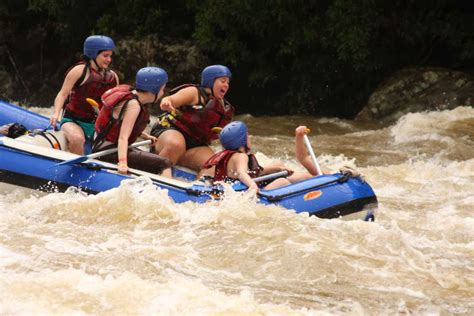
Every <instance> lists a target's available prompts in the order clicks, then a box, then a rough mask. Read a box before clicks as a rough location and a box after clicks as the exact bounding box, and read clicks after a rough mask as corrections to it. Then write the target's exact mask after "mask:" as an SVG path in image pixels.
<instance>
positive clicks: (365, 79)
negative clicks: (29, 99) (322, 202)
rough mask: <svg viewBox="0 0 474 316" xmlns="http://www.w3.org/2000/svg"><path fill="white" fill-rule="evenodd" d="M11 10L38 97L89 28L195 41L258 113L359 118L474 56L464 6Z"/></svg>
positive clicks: (69, 4) (276, 3)
mask: <svg viewBox="0 0 474 316" xmlns="http://www.w3.org/2000/svg"><path fill="white" fill-rule="evenodd" d="M0 16H1V19H0V27H1V29H2V32H0V41H1V43H2V46H1V48H0V52H1V53H2V54H1V55H0V56H1V62H2V65H4V66H3V67H4V69H6V70H7V71H9V72H10V73H16V77H20V76H23V77H24V78H25V80H24V82H26V84H25V86H27V87H30V89H31V91H37V92H36V93H38V94H45V93H44V92H43V91H44V90H42V89H43V88H44V87H46V86H53V87H54V90H56V89H57V88H58V87H59V85H60V83H61V76H62V73H63V72H64V70H65V69H66V68H67V67H68V66H69V65H70V64H71V62H72V61H73V60H74V59H76V58H77V56H78V54H79V53H80V52H81V51H82V43H83V40H84V38H85V37H87V36H88V35H91V34H106V35H109V36H112V37H113V38H114V40H116V41H120V40H122V39H129V38H131V37H133V38H136V39H137V40H140V39H141V38H142V39H145V38H146V37H147V36H148V35H157V36H158V37H159V38H160V39H165V40H166V41H167V42H169V43H180V42H184V41H190V40H192V41H193V43H194V44H195V45H196V46H197V48H198V49H199V51H200V52H201V54H202V55H203V58H202V59H203V60H209V61H210V62H211V63H222V64H226V65H228V66H230V67H231V69H232V71H233V73H234V79H233V81H232V89H231V94H230V97H229V98H230V99H231V100H232V101H233V102H234V103H235V104H236V105H237V107H238V110H239V111H240V112H251V113H253V114H286V113H306V114H313V115H315V114H316V115H336V116H343V117H353V116H354V115H355V114H356V113H357V112H358V111H359V110H360V109H361V107H362V106H363V105H364V104H365V102H366V100H367V98H368V96H369V94H370V93H371V92H372V91H373V89H374V88H375V87H376V85H377V84H378V83H379V82H380V80H382V79H383V78H384V77H386V76H387V75H389V74H390V73H391V72H393V71H395V70H398V69H400V68H402V67H406V66H416V65H423V66H426V65H429V66H444V67H455V68H469V67H472V65H473V60H474V40H473V36H472V30H473V29H474V19H473V11H472V9H471V8H470V6H469V4H464V2H462V1H451V0H396V1H385V0H332V1H330V0H319V1H311V0H261V1H255V0H199V1H198V0H175V1H172V0H161V1H153V0H135V1H127V0H114V1H112V0H102V1H95V0H81V1H78V0H62V1H59V0H29V1H26V0H16V1H13V0H10V1H9V0H5V1H2V2H1V3H0ZM9 52H11V54H10V55H12V56H14V62H15V63H16V64H17V69H16V70H15V69H14V67H13V66H12V61H11V59H10V58H8V54H5V53H9ZM160 62H161V61H160ZM203 66H204V65H203ZM185 68H186V67H185ZM193 76H195V74H193V75H192V76H191V75H190V76H189V77H193ZM18 93H19V94H23V95H25V94H27V92H26V91H23V90H21V89H20V90H18ZM31 94H32V95H34V94H35V93H34V92H33V93H31ZM28 95H30V93H29V92H28Z"/></svg>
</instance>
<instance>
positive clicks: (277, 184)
mask: <svg viewBox="0 0 474 316" xmlns="http://www.w3.org/2000/svg"><path fill="white" fill-rule="evenodd" d="M289 184H290V181H288V180H287V179H286V178H279V179H276V180H273V181H272V182H270V183H269V184H267V186H265V188H264V189H265V190H271V189H276V188H279V187H284V186H286V185H289Z"/></svg>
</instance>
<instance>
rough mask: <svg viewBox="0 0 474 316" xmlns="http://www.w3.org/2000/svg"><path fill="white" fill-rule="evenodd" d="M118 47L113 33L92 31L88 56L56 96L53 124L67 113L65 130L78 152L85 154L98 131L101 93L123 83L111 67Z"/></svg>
mask: <svg viewBox="0 0 474 316" xmlns="http://www.w3.org/2000/svg"><path fill="white" fill-rule="evenodd" d="M114 49H115V44H114V41H113V40H112V39H111V38H110V37H107V36H104V35H92V36H89V37H88V38H86V40H85V41H84V59H83V60H82V61H80V62H78V63H77V64H75V65H73V66H72V67H71V68H69V69H68V70H67V72H66V76H65V78H64V82H63V85H62V87H61V90H60V91H59V92H58V94H57V96H56V98H55V100H54V112H53V115H52V116H51V118H50V122H51V125H52V126H54V127H56V125H57V123H58V122H59V120H60V118H61V116H63V118H62V120H61V130H62V131H63V132H64V135H65V136H66V139H67V140H68V147H69V150H70V151H71V152H73V153H75V154H79V155H83V154H84V145H85V144H86V141H88V140H90V139H92V137H93V135H94V121H95V118H96V116H97V108H95V107H94V106H93V105H98V108H100V107H101V106H102V104H101V99H100V97H101V95H102V94H103V93H104V92H105V91H107V90H108V89H110V88H113V87H114V86H116V85H118V83H119V79H118V76H117V74H116V73H115V72H113V71H111V70H109V65H110V63H111V62H112V54H113V50H114ZM88 100H89V101H88Z"/></svg>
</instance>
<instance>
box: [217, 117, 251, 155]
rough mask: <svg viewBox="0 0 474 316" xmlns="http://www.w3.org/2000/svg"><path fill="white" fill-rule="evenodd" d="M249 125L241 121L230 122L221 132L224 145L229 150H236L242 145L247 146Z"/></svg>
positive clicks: (220, 136) (220, 135)
mask: <svg viewBox="0 0 474 316" xmlns="http://www.w3.org/2000/svg"><path fill="white" fill-rule="evenodd" d="M247 134H248V129H247V125H245V123H244V122H241V121H234V122H230V123H229V124H227V125H226V126H224V128H223V129H222V131H221V132H220V134H219V139H220V141H221V144H222V147H224V148H225V149H229V150H236V149H239V148H240V147H242V146H244V147H247Z"/></svg>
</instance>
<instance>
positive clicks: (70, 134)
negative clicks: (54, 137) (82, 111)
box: [61, 122, 86, 156]
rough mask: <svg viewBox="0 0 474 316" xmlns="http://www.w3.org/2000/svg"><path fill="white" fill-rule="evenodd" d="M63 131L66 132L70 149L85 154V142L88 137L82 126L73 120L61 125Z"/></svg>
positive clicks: (75, 152) (78, 153)
mask: <svg viewBox="0 0 474 316" xmlns="http://www.w3.org/2000/svg"><path fill="white" fill-rule="evenodd" d="M61 131H63V132H64V136H66V139H67V142H68V148H69V151H70V152H72V153H74V154H77V155H81V156H82V155H84V143H85V142H86V138H85V136H84V131H83V130H82V128H81V127H80V126H79V125H77V124H76V123H73V122H67V123H65V124H64V125H62V126H61Z"/></svg>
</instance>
